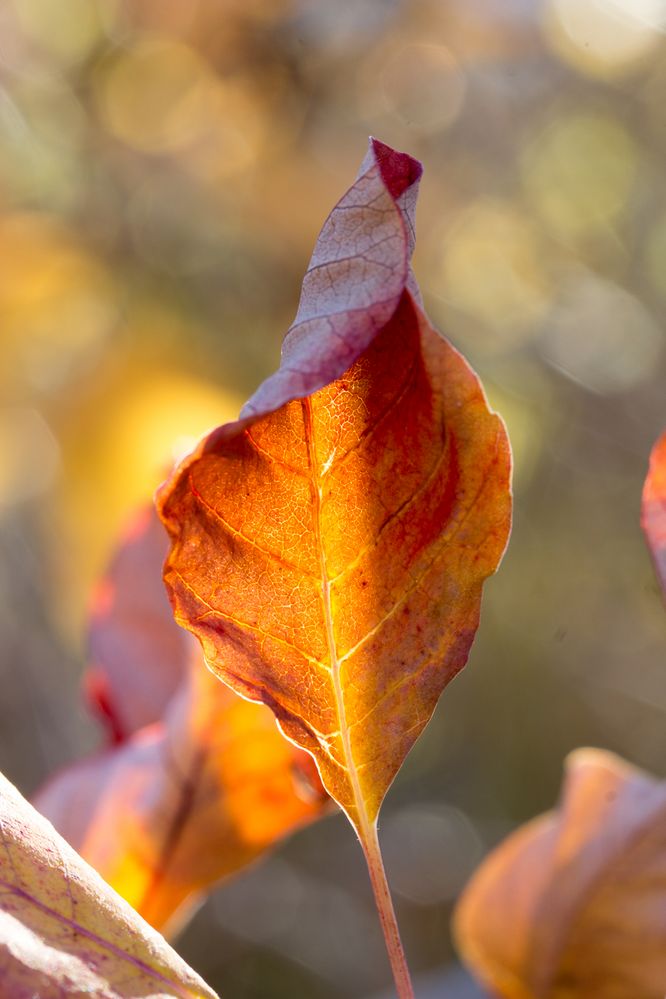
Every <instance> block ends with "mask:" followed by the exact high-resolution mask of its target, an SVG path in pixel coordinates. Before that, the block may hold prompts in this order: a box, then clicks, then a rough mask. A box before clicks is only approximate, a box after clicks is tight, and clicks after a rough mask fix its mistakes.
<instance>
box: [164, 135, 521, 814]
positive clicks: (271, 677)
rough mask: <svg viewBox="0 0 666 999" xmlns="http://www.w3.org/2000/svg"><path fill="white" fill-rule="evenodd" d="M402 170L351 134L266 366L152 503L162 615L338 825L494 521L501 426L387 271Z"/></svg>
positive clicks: (450, 657) (403, 237)
mask: <svg viewBox="0 0 666 999" xmlns="http://www.w3.org/2000/svg"><path fill="white" fill-rule="evenodd" d="M420 172H421V170H420V165H419V164H417V163H416V161H414V160H412V159H411V157H409V156H406V155H405V154H400V153H396V152H394V151H393V150H390V149H389V148H388V147H386V146H383V145H382V144H381V143H378V142H376V141H372V142H371V145H370V150H369V153H368V156H367V157H366V160H365V161H364V163H363V166H362V168H361V172H360V174H359V177H358V178H357V180H356V182H355V184H354V185H353V186H352V188H351V189H350V190H349V191H348V192H347V194H346V195H345V196H344V197H343V199H342V200H341V202H340V203H339V204H338V205H337V206H336V208H335V209H334V210H333V212H332V213H331V216H330V217H329V219H328V221H327V222H326V224H325V225H324V228H323V230H322V233H321V235H320V237H319V240H318V242H317V246H316V248H315V251H314V255H313V258H312V261H311V264H310V267H309V269H308V273H307V275H306V277H305V280H304V284H303V292H302V296H301V303H300V306H299V311H298V314H297V317H296V320H295V322H294V324H293V326H292V327H291V329H290V331H289V333H288V334H287V337H286V338H285V343H284V346H283V352H282V364H281V366H280V369H279V371H278V372H277V373H276V374H275V375H273V376H272V377H271V378H269V379H268V380H267V382H265V383H264V385H263V386H262V387H261V388H260V389H259V390H258V392H257V393H256V395H255V396H254V397H253V398H252V399H251V400H250V402H249V403H248V404H247V406H246V407H245V409H244V411H243V414H242V417H243V418H242V419H241V420H240V421H239V422H237V423H235V424H229V425H227V426H224V427H221V428H219V429H218V430H217V431H215V432H214V433H212V434H211V435H210V436H209V437H208V438H206V439H205V440H204V441H203V442H202V443H201V445H200V446H199V448H198V449H197V450H196V451H195V452H194V454H193V455H192V456H191V457H190V458H189V459H188V460H187V461H186V462H184V463H183V464H182V465H181V466H180V468H179V469H178V470H177V471H176V472H175V474H174V475H173V477H172V478H171V480H170V481H169V482H167V483H166V484H165V486H163V487H162V489H161V491H160V494H159V498H158V506H159V510H160V513H161V516H162V519H163V520H164V523H165V525H166V527H167V530H168V531H169V534H170V536H171V540H172V550H171V553H170V555H169V557H168V559H167V563H166V566H165V580H166V582H167V586H168V588H169V591H170V595H171V599H172V603H173V605H174V608H175V614H176V618H177V620H178V621H179V623H181V624H183V625H184V626H185V627H188V628H190V629H191V630H192V631H193V632H194V633H195V634H196V635H197V636H198V637H199V639H200V640H201V642H202V644H203V647H204V651H205V654H206V658H207V661H208V662H209V664H210V665H211V667H212V669H213V670H214V671H215V672H216V673H217V674H218V675H219V676H220V677H221V678H222V679H223V680H224V681H225V682H226V683H227V684H228V685H229V686H231V687H233V688H234V689H235V690H237V691H238V692H240V693H241V694H243V695H244V696H246V697H249V698H251V699H253V700H257V701H263V702H264V703H265V704H267V705H268V706H269V707H271V708H272V710H273V711H274V712H275V714H276V716H277V718H278V720H279V723H280V726H281V728H282V729H283V731H284V732H285V734H286V735H287V736H288V737H289V738H290V739H291V740H293V741H294V742H295V743H296V744H297V745H299V746H302V747H303V748H304V749H307V750H308V751H309V752H311V753H312V755H313V756H314V758H315V760H316V762H317V766H318V769H319V772H320V774H321V777H322V781H323V783H324V786H325V787H326V789H327V790H328V791H329V793H330V794H331V795H332V796H333V797H334V798H335V800H336V801H337V802H338V803H339V804H340V805H341V807H342V808H343V809H344V810H345V811H346V812H347V814H348V816H349V817H350V819H351V821H352V822H353V823H354V825H355V826H356V827H357V829H363V828H365V829H368V828H369V827H370V826H371V825H372V824H373V823H374V822H375V820H376V816H377V812H378V809H379V806H380V804H381V801H382V799H383V797H384V795H385V793H386V790H387V789H388V787H389V785H390V783H391V781H392V780H393V777H394V776H395V774H396V772H397V770H398V769H399V767H400V766H401V764H402V762H403V760H404V757H405V755H406V754H407V752H408V751H409V749H410V748H411V746H412V745H413V743H414V742H415V741H416V739H417V738H418V735H419V734H420V732H421V731H422V729H423V727H424V726H425V724H426V723H427V721H428V719H429V718H430V716H431V714H432V711H433V710H434V707H435V704H436V702H437V699H438V698H439V695H440V694H441V692H442V690H443V688H444V686H445V685H446V684H447V683H448V682H449V680H450V679H451V678H452V677H453V676H454V675H455V674H456V673H457V672H458V671H459V670H460V669H461V668H462V666H463V665H464V663H465V661H466V659H467V655H468V652H469V648H470V645H471V642H472V639H473V637H474V634H475V631H476V628H477V625H478V618H479V605H480V597H481V586H482V583H483V581H484V580H485V578H486V577H487V576H488V575H490V574H491V573H492V572H493V571H494V570H495V569H496V567H497V564H498V562H499V560H500V558H501V555H502V553H503V551H504V548H505V545H506V541H507V537H508V531H509V523H510V487H509V479H510V453H509V447H508V442H507V438H506V433H505V430H504V426H503V424H502V423H501V421H500V420H499V418H498V417H497V416H496V415H494V414H492V413H490V411H489V410H488V407H487V404H486V401H485V398H484V396H483V392H482V390H481V387H480V385H479V382H478V380H477V378H476V376H475V375H474V374H473V372H472V371H471V370H470V368H469V367H468V366H467V364H466V362H465V361H464V360H463V359H462V357H461V356H460V355H459V354H458V353H457V352H456V351H455V350H454V349H453V348H452V347H451V346H450V344H448V343H447V342H446V341H445V340H444V339H443V338H441V337H440V336H439V335H438V334H437V333H436V332H435V331H434V330H433V329H432V327H431V326H430V324H429V322H428V320H427V319H426V317H425V315H424V313H423V312H422V310H421V307H420V304H419V299H418V291H417V289H416V285H415V282H414V279H413V276H412V275H411V272H410V269H409V257H410V255H411V250H412V247H413V215H414V207H415V201H416V187H417V182H418V179H419V177H420Z"/></svg>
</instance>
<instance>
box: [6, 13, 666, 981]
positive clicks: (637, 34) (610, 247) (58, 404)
mask: <svg viewBox="0 0 666 999" xmlns="http://www.w3.org/2000/svg"><path fill="white" fill-rule="evenodd" d="M665 29H666V5H665V4H664V2H663V0H447V2H446V3H442V2H441V0H337V2H336V3H335V4H331V3H329V2H326V0H242V2H241V0H191V2H189V3H187V4H183V3H182V2H181V0H133V2H132V3H129V2H127V0H85V2H83V0H76V2H74V0H72V2H71V3H70V6H69V9H68V16H67V17H63V16H62V10H61V6H60V5H59V4H58V3H57V2H56V0H20V2H19V0H8V2H7V3H5V4H4V5H3V6H2V9H1V10H0V33H1V36H2V39H3V43H2V49H1V51H0V254H1V258H2V268H0V349H1V351H2V364H1V365H0V593H1V594H2V600H0V633H1V634H2V651H1V652H0V679H1V681H2V684H3V690H4V697H3V700H2V705H1V706H0V768H2V769H3V770H4V771H5V772H6V773H7V774H8V775H9V777H10V778H11V779H12V780H14V781H15V782H17V783H19V785H20V786H21V788H22V790H24V791H25V792H26V793H30V792H32V791H33V790H34V788H35V787H36V786H37V784H38V783H39V782H40V781H41V780H42V779H43V778H44V777H45V776H46V775H47V773H50V772H52V770H53V769H54V768H55V767H56V766H57V765H60V764H64V763H66V762H68V761H70V760H72V759H75V758H77V757H80V756H81V755H82V754H83V753H85V752H87V751H89V750H90V749H91V748H92V747H93V746H94V745H95V741H96V735H95V733H94V730H93V727H92V726H91V725H90V724H89V723H88V722H87V721H86V719H85V715H84V712H83V710H81V709H80V708H79V705H78V682H79V677H80V674H81V671H82V669H83V645H84V622H85V619H86V604H87V595H88V592H89V590H90V586H91V583H92V581H93V580H94V579H95V578H96V577H97V576H98V575H99V574H100V571H101V570H102V568H103V566H104V564H105V563H106V561H107V558H108V555H109V552H110V550H111V547H112V545H113V543H114V539H115V537H116V535H117V533H118V528H119V525H120V524H121V523H122V521H123V519H124V518H125V516H126V514H127V512H128V511H129V510H131V509H132V508H133V507H134V506H135V504H136V501H137V500H139V499H142V498H143V497H144V496H145V494H146V491H150V490H152V489H154V488H155V486H156V485H157V484H158V482H159V480H160V478H161V477H162V475H163V472H164V469H165V468H166V467H167V466H168V464H169V463H170V462H171V460H172V458H173V456H174V454H177V453H180V452H181V451H182V450H184V449H186V448H187V446H188V444H189V443H190V441H191V438H192V437H196V436H198V435H200V434H201V433H203V432H204V431H205V430H206V429H208V428H209V427H211V426H213V425H215V424H218V423H220V422H223V421H224V420H227V419H231V418H233V417H235V416H236V415H237V412H238V409H239V407H240V404H241V403H242V401H243V399H244V398H246V397H247V396H248V395H249V394H250V393H251V391H252V390H253V389H254V388H255V387H256V385H257V384H258V383H259V381H260V380H261V379H262V378H263V377H265V376H266V375H267V374H268V373H269V372H270V371H272V370H274V368H275V367H276V364H277V359H278V353H279V346H280V341H281V337H282V335H283V333H284V331H285V330H286V329H287V327H288V325H289V322H290V321H291V319H292V318H293V315H294V312H295V308H296V300H297V295H298V290H299V286H300V279H301V276H302V274H303V272H304V269H305V266H306V264H307V259H308V256H309V253H310V250H311V248H312V245H313V242H314V238H315V236H316V234H317V232H318V230H319V228H320V226H321V223H322V222H323V220H324V218H325V216H326V214H327V212H328V210H329V208H330V205H331V204H333V203H334V201H335V200H336V198H337V197H338V196H339V193H340V181H341V178H347V177H350V176H353V174H354V171H355V169H356V165H357V163H358V159H359V156H360V155H361V154H362V152H363V150H364V149H365V148H366V142H367V136H368V134H369V133H373V134H376V135H377V136H378V137H380V138H381V139H383V140H384V141H386V142H389V143H390V144H391V145H393V146H395V147H397V148H403V149H406V150H408V151H409V152H410V153H412V154H413V155H415V156H417V157H418V158H419V159H421V160H422V161H423V162H424V164H425V168H426V173H425V178H424V182H423V185H422V200H421V205H420V209H419V215H418V244H417V255H416V261H415V270H416V272H417V274H418V277H419V281H420V283H421V286H422V288H423V289H424V294H425V297H426V305H427V308H428V311H429V313H430V315H431V316H432V318H433V320H434V321H436V322H437V323H438V324H439V326H440V328H441V329H443V330H444V331H445V332H446V333H448V335H449V336H450V337H451V338H452V339H453V341H454V343H455V344H456V345H457V346H459V347H460V348H462V349H463V350H464V351H465V352H466V353H467V355H468V356H469V358H470V360H471V361H472V362H473V363H474V365H475V366H476V368H477V370H479V372H480V373H481V375H482V377H483V378H484V380H485V383H486V385H487V387H488V391H489V394H490V397H491V400H492V402H493V404H494V405H496V406H497V407H498V408H499V409H500V410H501V412H502V413H503V415H504V416H505V418H506V420H507V422H508V425H509V432H510V434H511V437H512V440H513V443H514V448H515V453H516V524H515V530H514V535H513V540H512V543H511V546H510V549H509V552H508V555H507V558H506V560H505V562H504V564H503V567H502V571H501V574H500V575H499V576H498V577H497V578H496V579H495V580H494V581H493V582H492V583H491V585H490V586H489V587H488V592H487V595H486V598H485V614H484V618H483V622H482V627H481V631H480V634H479V636H478V639H477V642H476V644H475V647H474V649H473V652H472V657H471V661H470V664H469V667H468V669H467V670H465V671H464V672H463V674H462V675H461V676H460V678H459V679H458V680H456V683H455V684H453V685H452V687H451V688H450V689H449V691H448V692H447V697H446V698H445V700H444V701H443V703H442V705H441V707H440V709H439V710H438V712H437V715H436V717H435V719H434V721H433V724H432V725H431V726H430V728H429V729H428V731H427V732H426V734H425V736H424V738H423V740H422V741H421V742H420V743H419V746H418V747H417V748H416V750H415V752H414V753H413V754H412V755H411V757H410V758H409V760H408V761H407V765H406V767H405V768H404V770H403V771H402V773H401V774H400V777H399V779H398V781H397V782H396V785H395V787H394V788H393V790H392V791H391V794H390V795H389V798H388V800H387V803H386V811H385V813H384V819H383V823H382V835H383V837H384V839H385V841H386V849H387V853H388V855H389V856H388V858H387V859H388V863H389V873H390V875H391V877H392V880H393V882H394V884H395V887H396V893H397V899H396V901H397V905H398V908H399V919H400V923H401V926H402V927H403V932H404V937H405V944H406V947H407V950H408V953H409V955H410V958H411V962H412V964H413V966H414V970H415V972H417V973H418V972H420V973H423V974H426V973H427V974H428V975H429V976H432V975H435V976H437V975H439V974H440V973H442V974H443V973H444V971H445V966H447V964H448V962H450V961H451V960H452V956H453V950H452V946H451V944H450V942H449V939H450V938H449V930H448V922H449V916H450V911H451V906H452V904H453V900H454V897H455V895H456V893H457V892H458V891H459V889H460V887H461V885H462V882H463V881H464V880H465V877H466V876H467V874H468V872H469V870H470V869H471V867H473V866H474V864H476V863H477V861H478V859H479V857H480V856H481V854H483V853H484V852H485V851H486V850H487V849H488V848H489V847H490V846H491V845H493V844H494V843H496V842H497V841H498V840H499V839H500V838H501V837H502V835H503V834H504V833H506V832H507V831H508V830H509V829H511V828H513V827H514V826H515V825H516V824H517V823H518V822H520V821H523V820H524V819H526V818H528V817H530V816H532V815H534V814H535V813H537V812H539V811H541V810H543V809H544V808H546V807H548V806H549V805H550V803H551V802H552V800H554V797H555V794H556V790H557V787H558V784H559V774H560V768H561V762H562V758H563V756H564V755H565V753H566V752H567V751H569V750H570V749H572V748H574V747H575V746H577V745H581V744H590V743H592V744H596V745H599V746H605V747H608V748H610V749H613V750H615V751H617V752H619V753H620V754H622V755H623V756H624V757H626V758H628V759H630V760H631V761H632V762H634V763H636V764H638V765H641V766H643V767H645V768H647V769H649V770H651V771H654V772H656V773H662V774H663V772H664V759H665V758H666V727H665V726H664V717H663V716H664V710H665V708H666V674H665V672H664V669H663V662H664V643H665V640H666V619H665V618H664V615H663V609H662V606H661V603H660V597H659V591H658V586H657V582H656V580H655V577H654V574H653V570H652V567H651V566H650V562H649V558H648V555H647V552H646V551H645V547H644V544H643V541H642V538H641V536H640V527H639V507H640V493H641V486H642V482H643V479H644V476H645V472H646V469H647V458H648V454H649V450H650V447H651V445H652V442H653V441H654V440H655V439H656V437H657V436H658V434H659V432H660V431H661V429H662V427H663V424H664V394H663V385H664V375H665V374H666V352H665V350H664V339H665V335H664V326H665V319H666V183H665V177H664V168H663V161H664V153H665V152H666V127H665V126H664V116H663V93H664V85H665V84H666V46H665V44H664V30H665ZM407 830H410V832H409V838H407V837H408V832H407ZM400 843H404V847H402V848H401V846H400ZM391 844H393V845H391ZM443 853H445V854H448V855H449V856H450V858H451V861H450V869H449V871H448V874H447V875H446V876H445V874H444V873H442V875H441V878H440V876H439V875H438V878H437V879H435V880H432V879H428V878H424V874H423V872H424V870H427V869H428V868H429V869H431V870H434V869H437V870H438V871H442V872H443V871H444V868H443V863H442V854H443ZM323 856H326V857H327V864H326V866H325V868H323V867H322V864H321V858H322V857H323ZM361 863H362V862H361V861H360V860H359V859H358V857H357V847H356V844H355V843H354V842H353V839H352V838H351V837H350V836H349V835H348V831H347V830H346V829H345V825H344V820H343V819H342V818H341V817H336V818H333V819H331V820H327V821H326V822H325V823H321V824H320V825H319V826H318V827H317V828H313V829H309V830H305V831H303V832H301V833H299V834H298V836H296V837H295V838H294V839H292V840H291V841H290V843H288V844H287V845H285V846H284V847H283V848H281V850H280V851H279V853H278V854H276V856H275V857H273V858H272V859H271V860H270V861H268V862H267V863H265V864H263V865H262V866H261V868H258V869H256V870H253V871H252V872H250V873H249V874H248V875H244V876H243V877H242V878H241V879H239V880H237V881H236V882H234V883H233V884H232V885H229V886H228V887H227V888H226V889H224V890H223V891H221V892H220V893H219V894H217V895H216V896H215V897H214V898H213V899H211V900H210V901H209V903H207V905H206V906H205V907H204V908H203V909H202V910H201V911H200V913H199V914H198V915H197V917H196V919H195V921H194V923H193V924H192V925H191V927H190V928H189V929H188V930H187V931H186V933H185V934H184V936H183V937H182V939H181V940H180V942H179V947H180V948H181V951H182V953H183V954H184V956H185V957H186V959H187V960H188V961H189V962H190V963H192V964H193V965H194V966H195V967H196V968H197V970H199V971H200V972H201V974H202V975H203V976H204V977H205V978H206V980H207V981H209V982H210V983H211V984H212V985H213V986H214V987H216V988H218V989H220V990H221V991H222V992H223V994H225V995H240V996H243V997H244V999H253V997H261V999H280V997H283V996H284V997H286V996H289V997H291V996H293V995H307V996H308V997H312V999H337V997H343V996H344V997H345V999H346V997H351V996H359V997H361V996H368V995H370V994H372V993H374V992H377V991H380V990H381V988H382V987H384V985H385V981H386V977H385V964H384V957H383V953H382V944H381V940H380V937H379V930H378V929H377V927H376V926H375V922H374V918H373V914H372V907H371V906H372V903H371V898H370V891H369V888H368V886H367V884H366V878H365V874H364V872H363V870H362V866H361ZM277 897H280V898H281V899H282V904H281V906H280V909H279V910H278V909H274V908H273V907H271V906H269V905H267V904H266V900H267V899H269V900H270V899H272V898H277ZM447 973H448V972H447ZM431 980H432V978H431V977H429V978H428V981H431ZM451 981H453V982H456V981H458V979H456V978H454V979H451ZM465 987H466V986H464V985H463V984H461V985H460V993H459V994H460V995H463V994H464V989H465ZM456 988H457V986H456V985H452V986H451V989H450V994H452V995H453V996H455V995H456V992H455V989H456Z"/></svg>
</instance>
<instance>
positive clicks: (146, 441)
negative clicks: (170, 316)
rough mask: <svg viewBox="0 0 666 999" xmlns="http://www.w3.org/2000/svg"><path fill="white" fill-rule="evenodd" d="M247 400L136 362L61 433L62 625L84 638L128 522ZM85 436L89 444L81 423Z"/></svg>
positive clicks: (136, 359) (166, 369)
mask: <svg viewBox="0 0 666 999" xmlns="http://www.w3.org/2000/svg"><path fill="white" fill-rule="evenodd" d="M243 401H244V400H243V399H242V398H241V397H240V396H239V395H237V394H236V393H234V392H233V391H223V390H221V389H219V388H217V387H215V386H214V385H212V384H210V383H206V382H205V381H203V380H201V379H199V378H195V377H192V376H189V375H187V374H184V373H181V372H179V371H178V370H177V368H175V367H173V368H171V367H159V366H157V367H156V366H154V365H153V366H147V365H146V364H145V359H144V358H139V357H136V356H135V357H130V358H128V360H127V361H126V363H125V364H124V365H121V366H119V367H118V368H117V370H116V371H115V373H114V375H113V377H111V378H110V379H109V381H108V382H107V384H106V386H105V388H104V390H103V391H101V387H100V388H99V389H98V391H97V392H96V393H95V394H94V396H92V397H91V398H90V399H89V400H88V401H87V402H86V401H84V400H82V401H81V402H80V404H79V407H78V408H79V411H80V417H79V419H77V421H76V422H75V423H74V424H73V425H72V426H70V427H69V428H67V429H66V430H64V431H63V432H61V440H62V447H63V464H64V468H65V472H66V475H67V481H66V482H63V491H62V493H61V494H60V496H59V500H58V508H59V514H58V516H59V521H60V524H61V532H62V536H63V537H64V538H66V541H67V548H68V550H69V551H70V554H71V559H70V560H69V564H68V565H67V566H60V569H61V571H63V572H65V573H66V575H67V579H66V583H67V585H66V587H65V588H64V593H65V594H66V597H65V598H64V600H63V606H62V607H61V608H60V615H59V617H60V620H62V621H63V622H64V623H65V624H66V627H67V630H68V631H70V634H73V635H77V634H80V632H81V626H82V620H83V616H84V611H85V607H86V604H87V595H88V592H89V591H90V589H91V586H92V583H93V581H94V580H95V578H96V577H97V576H98V575H99V574H100V572H101V570H102V568H103V566H104V562H105V559H106V558H107V557H108V553H109V552H110V550H111V548H112V546H113V544H114V541H115V539H116V538H117V536H118V534H119V532H120V530H121V528H122V525H123V524H124V522H125V520H126V518H127V517H128V516H129V515H130V514H131V513H132V512H133V511H134V510H135V509H136V507H137V506H139V505H142V504H144V503H146V502H148V501H149V500H150V498H151V497H152V495H153V493H154V492H155V489H156V488H157V486H158V485H159V484H160V482H162V480H163V479H164V478H165V476H166V474H167V473H168V471H169V470H170V468H171V467H172V465H173V464H174V462H175V461H177V460H179V459H180V458H182V457H183V454H184V453H185V452H187V451H188V450H189V449H191V448H192V446H193V445H194V443H196V441H197V440H198V439H199V438H200V437H201V436H202V435H203V434H204V433H205V432H206V431H207V430H210V429H212V428H213V427H214V426H217V425H218V424H219V423H225V422H227V421H228V420H233V419H236V417H237V416H238V412H239V410H240V407H241V405H242V403H243ZM82 422H83V423H84V424H85V427H86V433H85V436H84V437H82V435H81V432H80V428H81V423H82Z"/></svg>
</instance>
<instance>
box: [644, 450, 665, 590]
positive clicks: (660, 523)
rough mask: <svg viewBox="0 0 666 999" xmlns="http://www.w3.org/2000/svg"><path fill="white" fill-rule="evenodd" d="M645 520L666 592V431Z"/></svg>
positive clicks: (653, 461)
mask: <svg viewBox="0 0 666 999" xmlns="http://www.w3.org/2000/svg"><path fill="white" fill-rule="evenodd" d="M641 521H642V524H643V530H644V531H645V535H646V537H647V540H648V545H649V547H650V551H651V552H652V558H653V559H654V564H655V568H656V570H657V576H658V577H659V582H660V583H661V588H662V590H663V592H664V595H665V596H666V431H664V433H663V434H662V435H661V437H660V438H659V440H658V441H657V443H656V444H655V446H654V447H653V449H652V454H651V455H650V470H649V472H648V475H647V478H646V480H645V486H644V487H643V505H642V510H641Z"/></svg>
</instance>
